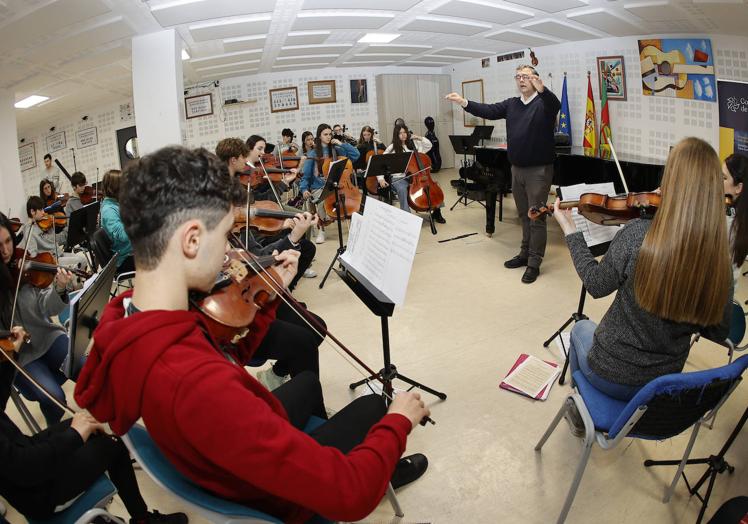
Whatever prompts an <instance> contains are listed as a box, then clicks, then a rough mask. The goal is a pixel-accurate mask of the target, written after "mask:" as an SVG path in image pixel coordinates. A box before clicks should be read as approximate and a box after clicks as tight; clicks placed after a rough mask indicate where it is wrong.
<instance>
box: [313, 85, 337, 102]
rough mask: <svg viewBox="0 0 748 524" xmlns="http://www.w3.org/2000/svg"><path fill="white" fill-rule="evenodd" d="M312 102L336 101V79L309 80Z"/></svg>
mask: <svg viewBox="0 0 748 524" xmlns="http://www.w3.org/2000/svg"><path fill="white" fill-rule="evenodd" d="M306 86H307V89H308V90H309V103H310V104H332V103H334V102H335V101H336V95H335V80H315V81H313V82H307V84H306Z"/></svg>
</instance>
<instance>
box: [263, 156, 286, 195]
mask: <svg viewBox="0 0 748 524" xmlns="http://www.w3.org/2000/svg"><path fill="white" fill-rule="evenodd" d="M259 162H260V167H262V171H263V172H264V173H265V178H267V180H268V185H269V186H270V189H271V190H272V191H273V196H274V197H275V200H276V201H277V202H278V205H279V206H281V207H283V204H281V199H280V196H278V192H277V191H276V190H275V184H273V181H272V180H270V175H268V170H267V169H265V163H264V162H263V161H262V157H260V160H259ZM281 167H283V162H281ZM281 178H282V176H281Z"/></svg>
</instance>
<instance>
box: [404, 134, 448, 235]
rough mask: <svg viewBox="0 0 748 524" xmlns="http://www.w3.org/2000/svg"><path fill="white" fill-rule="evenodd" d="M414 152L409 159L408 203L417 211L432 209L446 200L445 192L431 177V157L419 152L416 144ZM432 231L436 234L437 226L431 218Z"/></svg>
mask: <svg viewBox="0 0 748 524" xmlns="http://www.w3.org/2000/svg"><path fill="white" fill-rule="evenodd" d="M412 145H413V148H412V149H413V154H412V155H411V157H410V160H409V161H408V169H407V171H408V173H409V176H410V187H409V188H408V205H409V206H410V207H412V208H413V209H415V210H416V211H431V210H432V209H436V208H438V207H439V206H440V205H441V204H442V203H443V202H444V192H443V191H442V188H441V187H439V184H437V183H436V182H434V179H432V178H431V159H430V158H429V156H428V155H427V154H425V153H419V152H418V149H416V147H415V144H412ZM430 222H431V233H433V234H434V235H436V226H435V225H434V221H433V220H431V221H430Z"/></svg>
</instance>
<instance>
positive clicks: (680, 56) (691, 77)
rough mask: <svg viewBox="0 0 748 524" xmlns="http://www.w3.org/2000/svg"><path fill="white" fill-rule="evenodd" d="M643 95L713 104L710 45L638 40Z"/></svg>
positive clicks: (694, 40)
mask: <svg viewBox="0 0 748 524" xmlns="http://www.w3.org/2000/svg"><path fill="white" fill-rule="evenodd" d="M639 60H640V63H641V75H642V90H643V94H644V95H649V96H667V97H675V98H685V99H691V100H705V101H716V89H715V88H716V83H715V78H714V60H713V56H712V45H711V41H710V40H708V39H703V38H692V39H652V40H639Z"/></svg>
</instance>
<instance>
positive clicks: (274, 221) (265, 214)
mask: <svg viewBox="0 0 748 524" xmlns="http://www.w3.org/2000/svg"><path fill="white" fill-rule="evenodd" d="M296 215H297V213H294V212H292V211H285V210H283V208H282V207H281V206H280V205H279V204H278V203H276V202H273V201H271V200H258V201H256V202H255V203H253V204H252V205H251V206H250V208H249V227H251V228H252V229H254V230H256V231H258V232H259V233H261V234H265V235H271V234H275V233H280V232H281V231H282V230H283V222H285V221H286V220H287V219H289V218H294V217H295V216H296ZM244 227H247V212H246V210H245V209H244V208H239V207H237V208H234V228H235V231H236V230H239V229H241V228H244Z"/></svg>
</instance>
